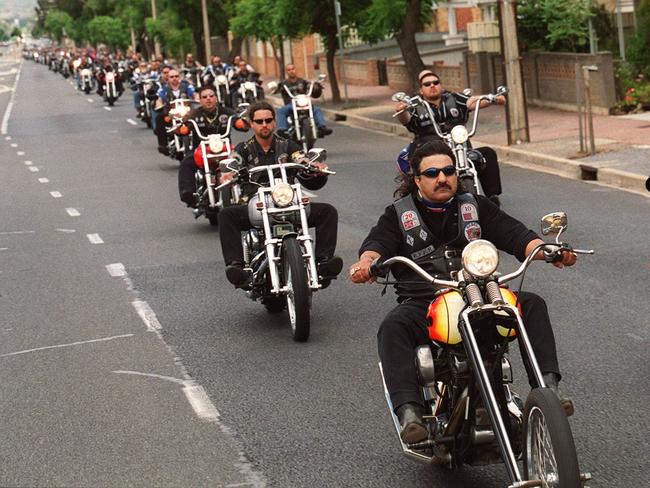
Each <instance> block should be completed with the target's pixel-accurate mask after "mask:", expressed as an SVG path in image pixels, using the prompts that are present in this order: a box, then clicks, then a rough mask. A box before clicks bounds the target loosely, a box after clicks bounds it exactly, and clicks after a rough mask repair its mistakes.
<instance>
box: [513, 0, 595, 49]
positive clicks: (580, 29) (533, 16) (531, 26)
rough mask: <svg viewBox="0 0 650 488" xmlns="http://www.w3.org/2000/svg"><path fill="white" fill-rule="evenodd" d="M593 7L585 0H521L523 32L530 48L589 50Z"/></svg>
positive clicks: (521, 38)
mask: <svg viewBox="0 0 650 488" xmlns="http://www.w3.org/2000/svg"><path fill="white" fill-rule="evenodd" d="M594 12H595V10H594V9H593V6H592V5H591V4H589V3H587V2H585V1H584V0H520V2H519V3H518V4H517V16H518V26H519V35H520V40H521V42H522V44H523V45H524V46H525V47H526V48H528V49H543V50H546V51H568V52H581V51H586V50H587V48H588V46H589V19H590V18H591V17H593V16H594Z"/></svg>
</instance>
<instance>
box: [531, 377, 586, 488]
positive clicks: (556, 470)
mask: <svg viewBox="0 0 650 488" xmlns="http://www.w3.org/2000/svg"><path fill="white" fill-rule="evenodd" d="M524 436H525V437H524V473H525V476H526V479H527V480H541V481H542V486H543V487H544V488H579V487H581V486H582V483H581V481H580V470H579V468H578V456H577V454H576V448H575V444H574V442H573V435H572V434H571V427H570V426H569V421H568V420H567V418H566V415H565V413H564V410H562V406H561V405H560V401H559V399H558V398H557V396H556V395H555V393H554V392H553V390H551V389H550V388H535V389H533V390H532V391H531V392H530V395H529V396H528V400H527V401H526V407H525V409H524Z"/></svg>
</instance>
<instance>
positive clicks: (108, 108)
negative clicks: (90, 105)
mask: <svg viewBox="0 0 650 488" xmlns="http://www.w3.org/2000/svg"><path fill="white" fill-rule="evenodd" d="M104 110H108V111H109V112H110V111H111V110H113V109H112V108H111V107H104Z"/></svg>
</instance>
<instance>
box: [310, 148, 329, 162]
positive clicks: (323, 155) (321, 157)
mask: <svg viewBox="0 0 650 488" xmlns="http://www.w3.org/2000/svg"><path fill="white" fill-rule="evenodd" d="M307 157H308V158H309V160H310V161H311V162H312V163H313V162H314V161H320V162H323V161H325V160H326V159H327V150H325V149H323V148H322V147H314V148H311V149H310V150H309V151H308V152H307Z"/></svg>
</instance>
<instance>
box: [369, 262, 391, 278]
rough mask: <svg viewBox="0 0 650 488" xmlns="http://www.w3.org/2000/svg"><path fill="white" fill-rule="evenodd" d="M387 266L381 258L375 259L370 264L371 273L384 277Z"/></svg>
mask: <svg viewBox="0 0 650 488" xmlns="http://www.w3.org/2000/svg"><path fill="white" fill-rule="evenodd" d="M387 271H388V270H387V269H386V266H385V265H384V263H383V262H380V261H379V259H375V260H374V261H373V262H372V264H371V265H370V275H371V276H375V277H380V278H384V277H385V276H386V274H387Z"/></svg>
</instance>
